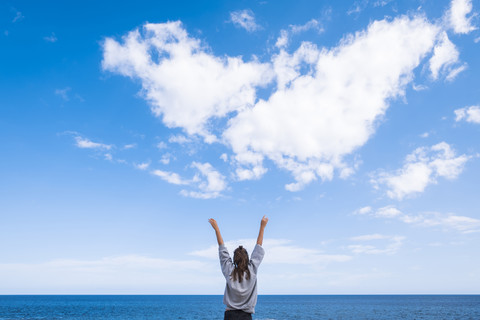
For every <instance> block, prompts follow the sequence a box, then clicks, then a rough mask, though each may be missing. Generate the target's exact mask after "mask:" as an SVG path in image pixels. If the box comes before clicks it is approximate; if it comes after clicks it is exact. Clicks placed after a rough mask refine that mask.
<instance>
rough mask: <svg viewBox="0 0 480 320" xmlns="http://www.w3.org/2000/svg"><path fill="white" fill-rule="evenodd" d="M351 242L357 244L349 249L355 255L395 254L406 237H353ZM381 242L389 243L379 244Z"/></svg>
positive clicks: (372, 235) (374, 235) (378, 235)
mask: <svg viewBox="0 0 480 320" xmlns="http://www.w3.org/2000/svg"><path fill="white" fill-rule="evenodd" d="M350 240H352V241H355V242H357V243H356V244H351V245H349V246H348V247H347V248H348V249H349V250H351V251H352V252H353V253H355V254H395V253H397V251H398V250H399V249H400V247H401V246H402V244H403V241H404V240H405V237H403V236H387V235H382V234H378V233H375V234H367V235H363V236H357V237H352V238H350ZM381 241H383V242H385V241H387V243H386V244H384V243H379V242H381ZM358 242H359V243H358ZM365 242H367V244H365Z"/></svg>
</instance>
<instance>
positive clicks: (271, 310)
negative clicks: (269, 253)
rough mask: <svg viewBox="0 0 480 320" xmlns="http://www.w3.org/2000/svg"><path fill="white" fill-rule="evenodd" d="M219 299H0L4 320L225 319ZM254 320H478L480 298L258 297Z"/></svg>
mask: <svg viewBox="0 0 480 320" xmlns="http://www.w3.org/2000/svg"><path fill="white" fill-rule="evenodd" d="M224 308H225V307H224V305H223V304H222V296H209V295H198V296H188V295H13V296H7V295H3V296H2V295H0V320H6V319H49V320H50V319H52V320H53V319H98V320H103V319H122V320H123V319H125V320H126V319H128V320H135V319H185V320H190V319H223V313H224V310H225V309H224ZM253 319H257V320H260V319H263V320H273V319H275V320H280V319H287V320H288V319H305V320H308V319H429V320H434V319H435V320H437V319H472V320H473V319H474V320H478V319H480V295H261V296H259V297H258V302H257V307H256V313H255V315H254V316H253Z"/></svg>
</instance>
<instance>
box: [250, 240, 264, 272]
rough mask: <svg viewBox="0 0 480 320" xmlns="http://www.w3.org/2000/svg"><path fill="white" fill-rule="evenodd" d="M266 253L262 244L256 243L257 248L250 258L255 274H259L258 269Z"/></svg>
mask: <svg viewBox="0 0 480 320" xmlns="http://www.w3.org/2000/svg"><path fill="white" fill-rule="evenodd" d="M264 255H265V250H264V249H263V248H262V246H261V245H259V244H257V245H255V248H254V249H253V252H252V257H251V259H250V263H251V264H252V267H253V272H255V274H257V269H258V267H259V266H260V263H261V262H262V260H263V256H264Z"/></svg>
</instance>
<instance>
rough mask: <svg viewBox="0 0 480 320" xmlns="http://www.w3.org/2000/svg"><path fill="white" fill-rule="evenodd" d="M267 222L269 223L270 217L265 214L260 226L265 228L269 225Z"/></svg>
mask: <svg viewBox="0 0 480 320" xmlns="http://www.w3.org/2000/svg"><path fill="white" fill-rule="evenodd" d="M267 223H268V218H267V217H266V216H263V218H262V221H260V226H261V227H262V228H265V227H266V226H267Z"/></svg>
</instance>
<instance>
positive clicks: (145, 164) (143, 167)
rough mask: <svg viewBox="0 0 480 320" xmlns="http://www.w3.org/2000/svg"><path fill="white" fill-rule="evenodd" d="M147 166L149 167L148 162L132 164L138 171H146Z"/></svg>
mask: <svg viewBox="0 0 480 320" xmlns="http://www.w3.org/2000/svg"><path fill="white" fill-rule="evenodd" d="M149 166H150V162H142V163H138V164H137V163H136V164H134V167H135V168H137V169H139V170H147V169H148V167H149Z"/></svg>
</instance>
